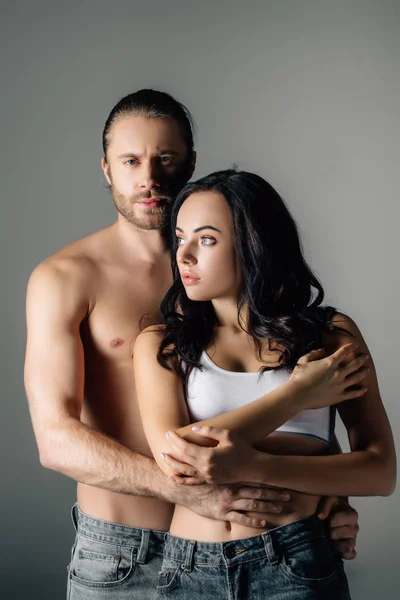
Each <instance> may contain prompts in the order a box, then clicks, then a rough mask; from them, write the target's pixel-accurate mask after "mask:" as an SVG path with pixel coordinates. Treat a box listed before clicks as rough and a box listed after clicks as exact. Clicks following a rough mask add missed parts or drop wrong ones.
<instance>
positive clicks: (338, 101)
mask: <svg viewBox="0 0 400 600" xmlns="http://www.w3.org/2000/svg"><path fill="white" fill-rule="evenodd" d="M0 20H1V31H0V33H1V35H0V40H1V42H0V43H1V52H0V61H1V88H2V91H1V94H0V103H1V108H0V118H1V144H0V153H1V157H0V169H1V183H2V192H3V193H2V196H3V198H2V211H1V247H0V260H1V281H2V293H1V311H0V315H1V320H2V328H1V332H2V344H1V360H0V364H1V369H2V379H1V381H2V388H3V401H2V403H1V419H0V423H1V428H2V432H1V437H0V439H1V442H2V452H1V453H0V455H1V461H2V467H3V468H2V471H1V473H2V481H1V490H2V492H1V494H0V502H1V513H0V514H1V560H0V569H1V571H2V573H1V577H0V596H1V598H7V599H8V598H18V599H19V598H21V599H22V598H24V599H25V598H40V599H42V600H46V599H50V598H52V599H54V598H63V597H64V580H65V574H66V565H67V563H68V556H69V547H70V544H71V542H72V538H73V532H72V526H71V525H70V522H69V516H68V513H69V507H70V505H71V504H72V502H73V501H74V483H73V482H71V481H69V480H67V479H66V478H64V477H62V476H61V475H58V474H56V473H52V472H50V471H45V470H44V469H43V468H41V467H40V465H39V462H38V456H37V451H36V446H35V443H34V439H33V434H32V431H31V426H30V421H29V415H28V409H27V404H26V400H25V395H24V389H23V381H22V368H23V355H24V341H25V317H24V296H25V287H26V283H27V279H28V276H29V273H30V272H31V270H32V269H33V268H34V266H35V265H36V264H37V263H38V262H40V261H41V260H43V259H44V258H45V257H47V256H48V255H50V254H52V253H53V252H54V251H56V250H57V249H58V248H60V247H61V246H63V245H65V244H67V243H68V242H70V241H72V240H73V239H75V238H77V237H80V236H83V235H86V234H87V233H89V232H91V231H94V230H96V229H98V228H101V227H103V226H105V225H107V224H108V223H109V222H111V221H112V220H113V219H114V218H115V213H114V210H113V207H112V203H111V200H110V197H109V195H108V192H107V191H106V190H105V189H104V187H103V183H102V177H101V171H100V158H101V131H102V128H103V125H104V122H105V119H106V117H107V115H108V112H109V111H110V109H111V108H112V106H113V105H114V104H115V103H116V102H117V101H118V100H119V98H121V97H122V96H123V95H125V94H126V93H129V92H131V91H134V90H135V89H139V88H141V87H154V88H156V89H162V90H165V91H168V92H170V93H172V94H173V95H175V96H176V97H177V98H178V99H180V100H181V101H182V102H184V103H185V104H187V106H188V107H189V108H190V110H191V111H192V112H193V115H194V117H195V119H196V121H197V126H198V137H197V150H198V153H199V162H198V169H197V171H196V175H197V176H200V175H203V174H205V173H207V172H209V171H211V170H215V169H217V168H225V167H228V166H229V165H230V164H231V163H233V162H237V163H238V164H239V166H240V167H243V168H248V169H250V170H255V171H257V172H259V173H260V174H262V175H264V176H265V177H266V178H268V179H269V180H270V181H271V183H272V184H273V185H274V186H276V187H277V189H278V190H279V191H280V192H281V193H282V194H283V196H284V198H285V199H286V200H287V202H288V203H289V205H290V207H291V209H292V211H293V213H294V215H295V217H296V218H297V220H298V222H299V224H300V227H301V229H302V231H303V236H304V244H305V248H306V253H307V256H308V258H309V260H310V262H311V264H312V266H313V267H314V268H315V270H316V271H317V273H318V274H319V275H320V277H321V279H322V281H323V283H324V285H325V288H326V292H327V301H328V302H331V303H333V304H335V305H337V306H338V307H339V308H341V309H342V310H344V311H346V312H347V313H348V314H350V315H351V316H352V317H353V318H354V319H355V320H356V321H357V323H358V324H359V326H360V328H361V330H362V331H363V332H364V334H365V337H366V339H367V342H368V343H369V345H370V349H371V352H372V354H373V356H374V358H375V361H376V365H377V368H378V373H379V379H380V384H381V390H382V394H383V397H384V400H385V404H386V407H387V411H388V413H389V417H390V419H391V422H392V425H393V429H394V433H395V436H398V434H399V428H400V411H399V402H398V387H399V386H398V356H397V353H396V352H395V341H396V340H398V339H399V337H400V331H399V319H398V310H399V306H398V305H399V273H398V256H399V250H398V237H399V217H400V210H399V198H398V189H399V179H398V177H399V176H398V163H399V139H400V135H399V134H400V128H399V114H398V110H399V103H400V84H399V81H400V79H399V64H400V35H399V21H400V5H399V2H398V1H396V0H393V1H389V0H380V1H379V2H378V1H375V2H373V1H369V0H365V1H357V0H348V1H344V0H331V1H321V0H320V1H317V0H315V1H312V0H310V1H306V0H305V1H301V0H299V1H297V2H296V1H294V0H293V1H290V0H279V1H278V0H276V1H264V2H263V1H261V0H260V1H259V2H257V1H254V0H248V1H247V2H243V1H239V0H231V1H226V2H215V3H214V2H205V1H203V2H199V3H195V2H190V1H185V2H184V1H173V0H171V1H169V2H165V1H163V2H161V1H160V0H153V1H152V2H149V3H147V2H136V1H132V0H130V1H127V0H126V1H114V2H113V3H111V2H106V1H104V0H97V2H94V1H85V0H82V1H81V2H50V1H44V0H38V1H36V2H18V1H16V2H5V1H4V0H3V2H2V3H1V19H0ZM282 243H284V240H282ZM339 434H340V439H341V440H344V439H345V437H344V434H343V428H339ZM353 503H354V505H355V506H356V507H357V508H358V509H359V511H360V524H361V531H360V534H359V540H358V558H357V560H356V561H353V562H352V563H348V564H347V572H348V574H349V578H350V582H351V586H352V591H353V599H354V600H361V599H362V600H369V599H372V598H377V597H381V598H385V599H389V598H394V597H395V590H396V589H398V585H397V583H396V581H397V578H398V573H397V572H396V569H398V568H399V567H400V564H399V558H398V549H397V548H398V542H399V539H400V536H399V531H400V526H399V516H400V515H399V509H398V505H399V492H397V493H395V494H394V495H393V496H391V497H390V498H366V499H355V500H354V502H353ZM396 595H397V594H396Z"/></svg>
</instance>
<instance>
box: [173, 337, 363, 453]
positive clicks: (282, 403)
mask: <svg viewBox="0 0 400 600" xmlns="http://www.w3.org/2000/svg"><path fill="white" fill-rule="evenodd" d="M349 341H350V343H349ZM351 342H352V340H349V339H347V340H346V344H341V345H340V346H339V347H338V348H335V351H334V352H331V353H330V356H328V357H327V358H323V357H325V353H324V351H322V350H316V351H313V352H310V353H309V354H307V355H305V356H303V357H301V358H300V360H299V361H298V364H297V366H296V368H295V369H294V371H293V372H292V376H291V378H290V379H289V380H288V381H287V382H286V383H285V384H283V385H281V386H279V387H278V388H276V389H275V390H273V391H272V392H269V393H268V394H265V395H264V396H262V397H261V398H257V399H256V400H254V401H253V402H250V403H249V404H246V405H245V406H242V407H241V408H238V409H235V410H231V411H229V412H226V413H223V414H220V415H218V416H215V417H211V418H209V419H204V420H203V421H197V422H196V423H192V424H191V425H186V426H185V427H180V428H179V429H178V431H177V433H178V434H179V435H180V436H181V437H183V438H184V439H185V440H188V441H193V442H196V443H198V440H199V436H198V435H196V434H194V433H193V431H192V427H193V426H211V427H217V428H223V429H229V430H230V431H232V432H234V433H238V434H239V435H240V436H241V437H242V438H243V439H244V440H246V441H247V442H249V443H250V444H255V443H257V442H260V441H262V440H264V439H265V437H266V436H268V435H269V434H270V433H273V432H274V431H275V430H276V429H278V427H280V426H281V425H283V424H284V423H286V421H289V419H291V418H293V417H294V415H296V414H298V413H299V412H300V411H302V410H306V409H316V408H322V407H326V406H331V405H334V404H337V403H339V402H343V401H344V400H348V399H350V398H353V397H354V396H357V397H359V396H362V395H363V394H364V393H365V388H364V387H361V386H360V385H359V384H360V383H361V382H362V385H363V386H364V378H365V375H366V372H367V368H366V367H365V368H364V367H363V365H364V363H365V362H366V361H367V360H368V355H367V354H363V353H359V352H357V354H356V345H355V344H354V343H351ZM351 386H358V389H357V390H356V391H355V390H353V391H351V392H350V391H347V388H348V387H351ZM200 439H201V438H200ZM203 439H204V438H203Z"/></svg>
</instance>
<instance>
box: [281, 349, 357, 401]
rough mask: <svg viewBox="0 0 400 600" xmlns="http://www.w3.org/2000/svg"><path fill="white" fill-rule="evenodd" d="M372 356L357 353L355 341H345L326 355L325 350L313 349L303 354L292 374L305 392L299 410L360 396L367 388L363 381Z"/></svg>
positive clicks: (292, 378)
mask: <svg viewBox="0 0 400 600" xmlns="http://www.w3.org/2000/svg"><path fill="white" fill-rule="evenodd" d="M368 359H369V356H368V355H367V354H364V353H357V346H356V345H355V344H346V345H345V346H342V347H341V348H339V350H337V351H336V352H334V354H331V355H330V356H325V351H324V350H313V351H312V352H310V353H309V354H306V355H305V356H302V357H301V358H300V359H299V361H298V363H297V365H296V367H295V368H294V370H293V372H292V374H291V380H293V381H295V382H296V384H297V385H298V386H300V389H302V392H303V393H301V394H300V405H299V410H304V409H312V408H323V407H325V406H332V405H334V404H339V403H340V402H343V401H344V400H350V399H352V398H358V397H360V396H363V395H364V394H365V392H366V391H367V388H366V387H363V386H362V385H360V384H361V383H362V381H363V379H364V377H366V375H367V374H368V373H369V368H368V367H366V366H364V365H365V363H366V362H367V360H368Z"/></svg>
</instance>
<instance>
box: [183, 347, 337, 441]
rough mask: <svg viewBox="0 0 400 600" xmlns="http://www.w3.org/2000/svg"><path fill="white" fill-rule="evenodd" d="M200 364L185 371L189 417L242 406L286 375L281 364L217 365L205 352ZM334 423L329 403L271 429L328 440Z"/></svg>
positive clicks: (280, 383)
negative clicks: (257, 367) (250, 369)
mask: <svg viewBox="0 0 400 600" xmlns="http://www.w3.org/2000/svg"><path fill="white" fill-rule="evenodd" d="M200 364H201V366H202V367H203V369H202V370H200V369H197V368H195V369H193V370H192V371H191V373H190V375H189V380H188V387H187V390H188V391H187V398H186V402H187V405H188V408H189V412H190V416H191V421H192V422H194V421H201V420H203V419H209V418H211V417H215V416H217V415H220V414H222V413H225V412H228V411H230V410H233V409H235V408H239V407H241V406H245V405H246V404H249V403H250V402H252V401H253V400H256V399H257V398H260V397H261V396H263V395H264V394H267V393H268V392H271V391H272V390H274V389H275V388H277V387H278V386H280V385H282V384H283V383H285V381H287V380H288V379H289V377H290V373H288V371H286V369H283V368H277V369H272V370H270V371H265V372H264V373H263V374H262V375H260V373H237V372H233V371H226V370H225V369H221V368H220V367H218V366H217V365H216V364H215V363H214V362H213V361H212V360H211V358H210V357H209V356H208V354H207V353H206V352H203V354H202V355H201V357H200ZM334 426H335V410H334V409H333V408H332V407H327V408H317V409H312V410H303V411H301V412H300V413H298V414H297V415H295V416H294V417H293V418H292V419H290V421H287V422H286V423H285V424H284V425H282V426H281V427H279V428H278V429H276V430H275V432H274V433H291V434H295V435H302V436H306V437H311V438H314V439H317V440H320V441H322V442H324V443H325V444H329V443H330V441H331V437H332V435H333V431H334Z"/></svg>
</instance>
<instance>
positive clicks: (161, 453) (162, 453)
mask: <svg viewBox="0 0 400 600" xmlns="http://www.w3.org/2000/svg"><path fill="white" fill-rule="evenodd" d="M160 456H161V458H162V459H163V460H165V454H164V452H160Z"/></svg>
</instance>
